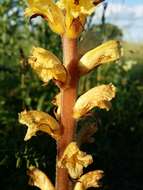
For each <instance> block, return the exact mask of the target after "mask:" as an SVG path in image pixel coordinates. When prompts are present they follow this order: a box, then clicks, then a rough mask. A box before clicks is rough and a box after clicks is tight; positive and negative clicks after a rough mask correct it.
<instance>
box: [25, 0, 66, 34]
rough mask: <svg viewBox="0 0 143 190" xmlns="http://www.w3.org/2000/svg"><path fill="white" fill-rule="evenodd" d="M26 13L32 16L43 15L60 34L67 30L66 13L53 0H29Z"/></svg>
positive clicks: (52, 28)
mask: <svg viewBox="0 0 143 190" xmlns="http://www.w3.org/2000/svg"><path fill="white" fill-rule="evenodd" d="M28 4H29V7H28V8H27V9H26V10H25V15H26V16H30V17H31V18H33V17H36V16H42V17H43V18H44V19H45V20H47V21H48V24H49V26H50V28H51V30H52V31H53V32H55V33H58V34H63V33H64V31H65V24H64V15H63V13H62V11H61V10H60V8H59V7H58V6H57V5H56V4H55V3H54V2H53V1H52V0H29V1H28Z"/></svg>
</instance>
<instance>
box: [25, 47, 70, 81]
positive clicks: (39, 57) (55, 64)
mask: <svg viewBox="0 0 143 190" xmlns="http://www.w3.org/2000/svg"><path fill="white" fill-rule="evenodd" d="M28 63H29V64H30V65H31V67H32V68H33V69H34V71H35V72H36V73H37V74H38V76H39V77H40V78H41V80H42V81H43V82H45V83H47V82H49V80H51V79H54V80H57V81H59V82H61V83H62V84H64V83H66V80H67V72H66V69H65V67H64V66H63V64H62V63H61V62H60V60H59V59H58V58H57V57H56V56H55V55H54V54H53V53H51V52H50V51H48V50H45V49H43V48H39V47H38V48H33V51H32V56H30V58H29V60H28Z"/></svg>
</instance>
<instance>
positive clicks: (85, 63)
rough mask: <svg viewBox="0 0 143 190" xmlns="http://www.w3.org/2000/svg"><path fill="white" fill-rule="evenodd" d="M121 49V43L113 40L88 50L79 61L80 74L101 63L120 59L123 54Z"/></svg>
mask: <svg viewBox="0 0 143 190" xmlns="http://www.w3.org/2000/svg"><path fill="white" fill-rule="evenodd" d="M121 50H122V49H121V46H120V43H119V42H118V41H115V40H111V41H108V42H106V43H104V44H102V45H100V46H98V47H97V48H95V49H93V50H90V51H88V52H87V53H86V54H85V55H84V56H83V57H82V58H81V59H80V61H79V65H78V67H79V72H80V74H86V73H88V72H90V71H91V70H92V69H94V68H95V67H97V66H99V65H101V64H104V63H108V62H111V61H115V60H118V59H119V58H120V57H121V54H122V51H121Z"/></svg>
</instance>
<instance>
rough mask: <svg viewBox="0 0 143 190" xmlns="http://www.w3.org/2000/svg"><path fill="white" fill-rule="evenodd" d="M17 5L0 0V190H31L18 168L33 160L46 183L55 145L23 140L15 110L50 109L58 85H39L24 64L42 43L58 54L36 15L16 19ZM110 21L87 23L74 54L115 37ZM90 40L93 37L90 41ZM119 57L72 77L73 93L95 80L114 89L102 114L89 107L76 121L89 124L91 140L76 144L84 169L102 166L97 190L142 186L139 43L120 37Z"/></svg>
mask: <svg viewBox="0 0 143 190" xmlns="http://www.w3.org/2000/svg"><path fill="white" fill-rule="evenodd" d="M23 8H24V2H23V1H18V0H1V1H0V15H1V16H0V187H1V188H2V189H3V190H19V189H21V190H28V189H36V188H32V187H30V186H28V185H27V183H28V179H27V176H26V169H27V168H28V167H29V166H30V165H35V166H37V167H39V168H40V169H42V170H43V171H45V172H46V173H47V174H48V176H50V177H51V179H52V180H53V181H54V176H55V168H54V164H55V152H56V151H55V150H56V148H55V142H54V141H53V140H52V138H50V137H49V136H48V135H45V134H43V133H39V134H38V135H37V136H36V137H33V138H32V139H31V140H30V141H28V142H24V141H23V139H24V135H25V132H26V127H25V128H24V127H23V126H21V125H20V124H19V123H18V112H20V111H21V110H23V109H38V110H43V111H46V112H50V113H51V114H53V105H52V104H51V103H50V101H51V100H52V98H53V97H54V95H55V94H56V93H57V92H58V89H57V88H56V87H55V86H54V85H53V83H52V82H50V84H49V85H48V86H44V85H43V83H42V82H41V81H39V79H38V78H37V76H36V75H35V74H34V73H33V72H32V71H31V69H30V68H29V66H28V65H27V57H28V55H29V52H30V50H31V48H32V46H40V47H44V48H47V49H49V50H51V51H52V52H54V53H55V54H56V55H58V56H59V57H61V55H62V52H61V49H60V47H61V42H60V39H59V37H58V36H57V35H55V34H53V33H51V31H50V30H49V28H48V26H47V24H46V23H44V22H41V20H40V19H38V20H36V21H33V22H32V23H31V24H30V25H29V20H28V19H25V18H24V17H23ZM122 37H123V33H122V31H121V29H119V28H118V26H114V25H111V24H110V23H106V24H105V23H102V24H101V25H97V26H94V25H90V20H89V23H88V25H87V29H86V31H84V32H83V34H82V36H81V38H80V40H79V47H80V54H81V55H82V54H83V53H84V52H86V51H87V50H89V49H91V48H93V47H95V46H96V45H98V44H100V43H101V42H102V41H105V40H108V39H120V40H121V39H122ZM93 39H94V40H93ZM123 47H124V57H123V58H122V60H121V61H120V62H118V63H115V64H114V63H113V64H108V65H106V66H103V67H100V68H98V70H96V71H93V72H92V73H90V74H89V75H87V76H86V77H83V78H82V79H81V81H80V85H79V86H80V87H79V94H82V93H83V92H85V91H87V90H88V89H89V88H91V87H92V86H95V85H97V84H100V83H103V82H104V83H110V82H112V83H113V84H115V85H116V86H117V89H118V91H117V97H116V99H115V100H114V101H113V107H112V109H111V110H110V111H109V112H105V111H101V110H97V109H94V110H93V111H92V113H91V114H89V115H88V116H87V118H86V119H85V118H84V119H83V120H81V121H80V122H79V126H78V127H77V131H78V130H79V129H80V128H82V127H83V126H82V123H86V125H87V126H89V125H95V122H96V127H97V132H96V133H95V134H94V135H93V138H94V142H92V143H90V144H89V143H86V144H84V145H83V146H82V148H83V149H84V150H86V151H87V152H89V153H91V154H93V155H94V160H95V162H94V164H93V165H91V166H90V167H89V168H88V170H90V169H103V170H104V171H105V177H104V179H103V188H102V189H104V190H109V189H110V190H113V189H116V190H121V189H122V190H130V189H132V190H142V187H143V182H142V176H143V162H142V160H143V154H142V152H143V138H142V136H143V109H142V108H143V56H142V51H141V50H142V48H143V45H141V44H140V45H139V44H134V43H127V42H123Z"/></svg>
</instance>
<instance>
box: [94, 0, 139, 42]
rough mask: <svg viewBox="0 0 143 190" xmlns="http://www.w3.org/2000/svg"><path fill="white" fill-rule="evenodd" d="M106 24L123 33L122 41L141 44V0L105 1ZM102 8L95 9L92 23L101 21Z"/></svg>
mask: <svg viewBox="0 0 143 190" xmlns="http://www.w3.org/2000/svg"><path fill="white" fill-rule="evenodd" d="M106 2H107V3H108V8H107V11H106V22H110V23H113V24H116V25H118V26H119V27H120V28H121V29H122V30H123V33H124V39H125V40H128V41H134V42H143V0H106ZM101 10H103V6H102V5H100V6H99V7H98V8H97V9H96V14H95V17H94V22H95V23H98V22H99V21H101V14H102V11H101Z"/></svg>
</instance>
